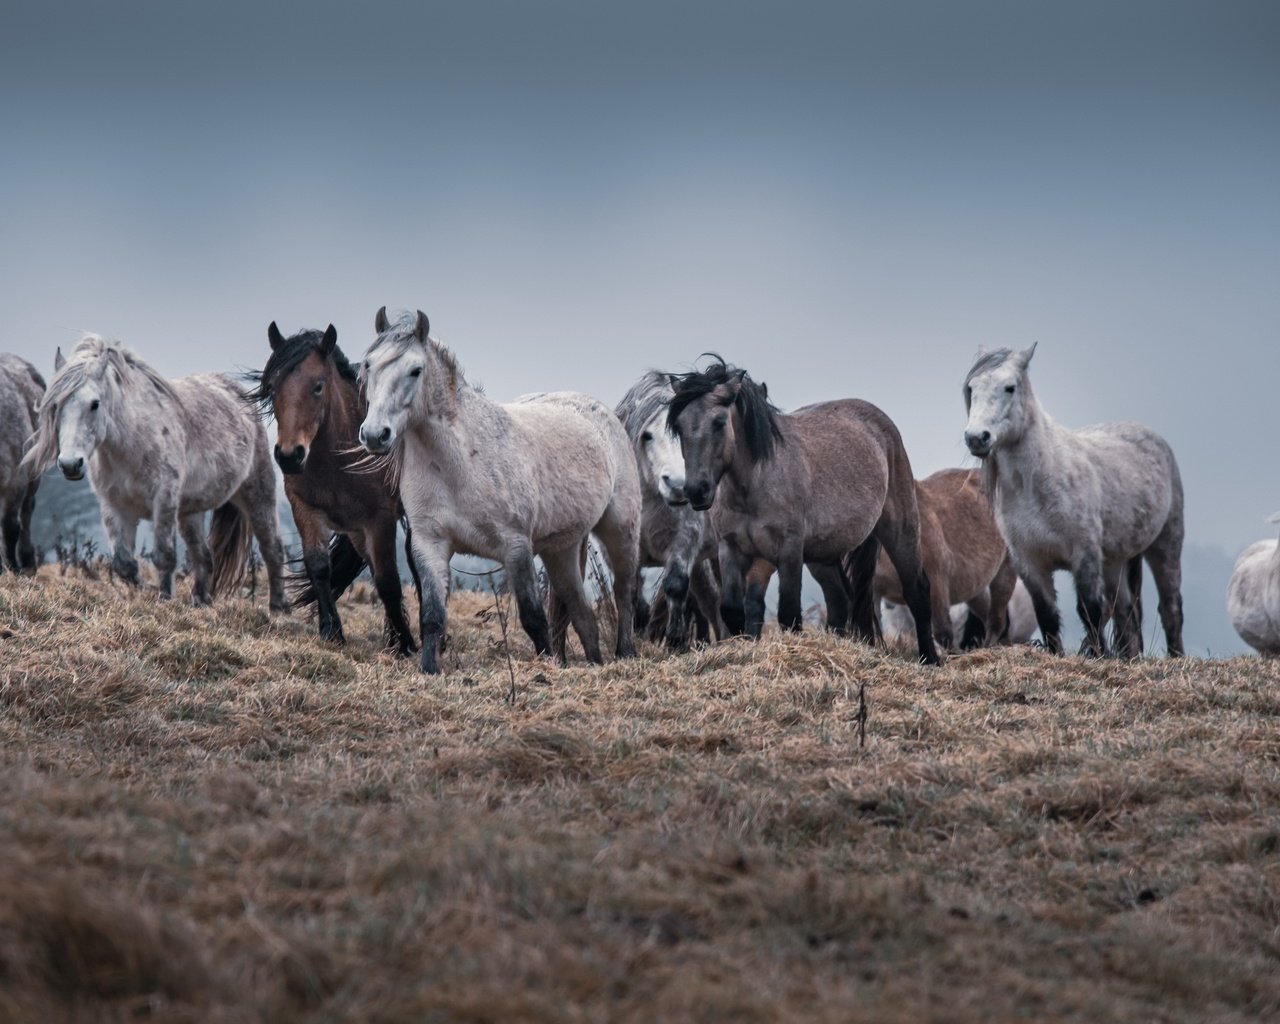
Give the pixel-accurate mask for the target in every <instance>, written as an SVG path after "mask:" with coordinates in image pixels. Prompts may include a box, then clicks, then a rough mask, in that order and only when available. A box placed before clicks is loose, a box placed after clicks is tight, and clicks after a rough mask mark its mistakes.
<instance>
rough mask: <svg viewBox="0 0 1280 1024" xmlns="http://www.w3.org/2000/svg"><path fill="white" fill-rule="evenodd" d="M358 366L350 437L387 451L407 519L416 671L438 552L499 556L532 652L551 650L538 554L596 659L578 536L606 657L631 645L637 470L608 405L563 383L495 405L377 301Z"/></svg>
mask: <svg viewBox="0 0 1280 1024" xmlns="http://www.w3.org/2000/svg"><path fill="white" fill-rule="evenodd" d="M374 328H375V330H376V331H377V332H378V338H377V340H376V341H375V342H374V343H373V345H371V346H370V348H369V351H368V352H367V353H366V355H365V361H364V366H363V368H362V371H361V375H362V377H363V379H364V383H365V389H366V392H367V394H368V399H369V411H368V414H367V415H366V417H365V420H364V423H363V424H362V425H361V427H360V441H361V443H362V444H363V445H364V446H365V448H366V449H367V450H368V451H369V452H371V453H373V454H375V455H380V454H384V453H389V452H392V451H393V450H394V449H397V446H398V451H396V456H395V457H396V460H397V461H398V463H399V472H400V498H401V501H402V502H403V504H404V510H405V514H406V516H407V517H408V519H409V524H410V526H411V527H412V531H413V538H412V542H411V555H412V558H413V564H414V568H415V569H416V571H417V574H418V577H419V580H420V582H421V586H422V605H421V622H422V669H423V671H424V672H438V671H439V670H440V663H439V641H440V638H441V636H442V635H443V633H444V629H445V622H446V608H445V601H446V598H447V590H446V588H447V586H448V581H449V559H450V558H451V557H452V556H453V555H454V553H455V552H457V553H464V554H471V555H479V556H480V557H482V558H492V559H495V560H497V561H500V562H501V563H502V564H503V566H504V567H505V569H506V572H507V579H508V582H509V583H510V585H511V587H512V590H513V592H514V593H515V597H516V604H517V607H518V608H519V612H520V622H521V624H522V625H523V626H524V628H525V631H526V632H527V633H528V634H529V637H530V639H532V640H533V644H534V647H535V648H536V649H537V651H538V653H539V654H550V653H551V638H550V633H549V630H548V625H547V616H546V613H545V612H544V611H543V608H542V600H541V595H540V594H539V590H538V580H537V576H536V574H535V572H534V565H533V559H534V556H535V555H538V556H541V558H542V561H543V565H544V566H545V567H546V571H547V578H548V581H549V582H550V584H551V589H552V591H553V592H554V593H555V594H556V595H557V597H558V598H559V599H560V600H561V601H563V602H564V604H565V606H566V607H567V609H568V612H569V617H570V619H571V620H572V622H573V625H574V628H575V629H576V630H577V633H578V637H579V638H580V639H581V641H582V647H583V650H584V651H585V653H586V656H587V659H588V660H589V661H594V662H600V661H601V660H602V659H601V656H600V634H599V626H598V624H597V623H596V617H595V612H594V611H593V609H592V607H591V603H590V601H589V600H588V598H587V595H586V591H585V589H584V588H583V585H582V572H581V569H580V565H579V557H580V552H581V550H582V547H583V545H584V543H585V542H586V540H587V536H588V534H594V535H595V536H596V538H597V539H598V540H599V541H600V543H601V545H602V546H603V548H604V550H605V554H606V556H607V557H608V560H609V563H610V567H611V568H612V570H613V595H614V600H615V601H616V602H617V613H618V638H617V649H616V650H617V655H618V657H630V656H631V655H633V654H634V653H635V643H634V639H633V631H634V624H633V622H632V616H633V612H634V610H633V602H634V598H635V585H636V566H637V561H638V558H639V534H640V480H639V477H638V475H637V472H636V463H635V458H634V457H633V456H632V454H631V446H630V444H629V442H628V441H627V435H626V432H625V431H624V430H623V429H622V424H621V423H620V422H618V418H617V416H615V415H614V414H613V410H611V409H610V408H609V407H608V406H606V405H604V404H603V403H601V402H598V401H596V400H595V399H594V398H588V397H587V396H586V395H579V394H575V393H572V392H557V393H555V394H545V395H536V396H529V397H528V398H526V399H525V400H523V401H517V402H513V403H509V404H506V405H499V404H498V403H497V402H494V401H492V400H491V399H489V398H487V397H486V396H485V395H484V394H482V393H481V392H480V391H479V390H477V389H476V388H473V387H471V386H470V385H469V384H468V383H467V382H466V380H465V379H464V377H463V375H462V369H461V368H460V367H459V366H458V363H457V360H456V359H455V358H454V356H453V354H452V353H451V352H449V350H448V349H446V348H445V347H444V346H443V345H441V344H440V343H439V342H438V341H437V340H436V339H434V338H432V337H430V336H429V333H428V331H429V324H428V321H427V317H426V315H425V314H424V313H421V312H419V313H418V314H417V315H416V316H415V315H414V314H412V313H407V314H405V315H403V316H401V317H400V318H399V319H398V320H396V322H395V323H391V322H389V321H388V319H387V312H386V307H383V308H382V309H380V310H378V314H377V316H376V317H375V318H374Z"/></svg>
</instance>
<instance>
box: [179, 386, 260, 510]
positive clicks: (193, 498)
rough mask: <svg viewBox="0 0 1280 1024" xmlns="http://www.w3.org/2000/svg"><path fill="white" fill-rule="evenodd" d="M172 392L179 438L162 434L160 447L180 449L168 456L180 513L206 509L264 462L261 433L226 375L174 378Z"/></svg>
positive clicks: (227, 494) (219, 501)
mask: <svg viewBox="0 0 1280 1024" xmlns="http://www.w3.org/2000/svg"><path fill="white" fill-rule="evenodd" d="M173 390H174V392H175V393H176V394H177V396H178V399H179V401H180V402H181V410H180V414H179V416H178V417H177V419H178V420H180V421H181V427H182V429H181V438H179V436H178V432H177V431H171V432H170V433H169V434H167V435H166V434H165V433H164V432H163V430H162V433H161V437H162V443H164V442H168V443H169V444H168V446H169V447H177V446H178V444H179V443H180V444H181V449H182V450H181V451H175V452H174V453H173V454H174V455H175V456H176V457H177V459H178V461H179V463H180V464H181V465H182V475H183V485H182V504H183V507H184V508H187V507H190V508H192V509H200V510H203V509H206V508H212V507H214V506H215V505H219V504H222V503H223V502H225V501H226V500H227V499H228V498H230V497H231V495H232V494H234V493H235V492H236V491H237V490H238V489H239V488H240V485H241V484H242V483H243V482H244V481H245V479H246V478H248V476H249V474H250V473H251V472H252V471H253V469H254V466H255V462H257V461H260V460H262V459H263V458H264V457H265V458H268V459H269V458H270V453H269V452H267V450H266V431H265V430H264V428H263V426H262V423H261V421H260V420H259V419H258V417H257V415H256V414H255V412H254V410H253V408H252V407H251V406H250V405H249V403H248V401H247V400H246V399H245V397H244V392H243V391H242V390H241V389H240V387H239V385H238V384H236V382H235V381H234V380H233V379H232V378H231V377H229V376H227V375H226V374H221V373H199V374H193V375H192V376H189V377H179V378H178V379H176V380H174V381H173Z"/></svg>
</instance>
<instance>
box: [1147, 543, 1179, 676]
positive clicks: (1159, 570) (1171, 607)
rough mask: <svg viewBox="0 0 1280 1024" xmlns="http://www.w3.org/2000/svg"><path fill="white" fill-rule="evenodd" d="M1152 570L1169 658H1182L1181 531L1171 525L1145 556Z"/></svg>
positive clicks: (1148, 549)
mask: <svg viewBox="0 0 1280 1024" xmlns="http://www.w3.org/2000/svg"><path fill="white" fill-rule="evenodd" d="M1143 556H1144V557H1145V558H1146V560H1147V564H1148V565H1149V566H1151V576H1152V579H1154V580H1155V584H1156V593H1157V594H1159V595H1160V605H1159V612H1160V625H1161V626H1163V627H1164V642H1165V649H1166V650H1167V651H1168V654H1169V657H1171V658H1181V657H1182V656H1183V654H1184V653H1185V652H1184V650H1183V647H1182V528H1181V524H1180V523H1179V524H1178V525H1177V527H1176V528H1174V527H1172V526H1171V525H1170V524H1169V523H1166V524H1165V528H1164V529H1163V530H1162V531H1161V532H1160V536H1158V537H1157V538H1156V539H1155V542H1154V543H1153V544H1152V545H1151V547H1149V548H1147V550H1146V551H1145V552H1143Z"/></svg>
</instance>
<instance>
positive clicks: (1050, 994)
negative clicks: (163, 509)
mask: <svg viewBox="0 0 1280 1024" xmlns="http://www.w3.org/2000/svg"><path fill="white" fill-rule="evenodd" d="M344 613H345V615H346V619H347V635H348V637H349V638H350V639H351V643H350V646H349V647H348V648H347V649H346V650H345V651H343V650H338V649H336V648H333V647H330V646H327V645H325V644H322V643H321V642H319V641H318V640H317V639H316V638H315V636H314V635H313V628H312V626H311V624H310V623H308V622H306V621H304V620H303V619H302V618H301V617H293V618H279V619H273V618H270V617H269V616H268V615H267V613H266V610H265V607H264V606H263V604H262V603H261V601H259V603H256V604H255V603H251V602H249V601H247V600H236V601H232V602H227V603H223V604H222V605H221V606H219V607H217V608H215V609H212V610H209V609H193V608H191V607H189V606H188V605H186V604H185V603H181V602H175V603H171V604H159V603H157V602H156V600H155V599H154V597H153V596H152V595H151V594H148V593H140V594H131V593H126V592H124V591H123V590H121V589H119V588H113V587H112V585H111V584H109V583H106V582H96V581H93V580H88V579H85V578H83V577H82V576H81V575H80V574H79V573H76V572H72V573H70V574H68V575H66V576H61V575H59V572H58V569H57V568H56V567H52V566H50V567H46V568H45V569H43V570H42V574H41V577H40V578H39V579H36V580H31V579H16V578H14V577H12V576H4V577H0V837H3V843H4V856H3V858H2V860H0V1020H4V1021H8V1020H14V1021H17V1020H32V1021H34V1020H40V1021H62V1020H67V1021H89V1020H102V1019H113V1020H125V1019H141V1018H147V1019H159V1020H179V1021H183V1020H187V1021H264V1022H265V1021H273V1022H274V1021H317V1022H319V1021H333V1020H360V1021H432V1020H439V1021H452V1020H466V1021H488V1020H544V1021H563V1020H568V1021H618V1020H623V1021H626V1020H633V1021H654V1020H664V1021H665V1020H732V1021H776V1020H784V1019H797V1018H801V1019H807V1020H817V1021H860V1020H861V1021H914V1020H921V1019H936V1020H948V1021H958V1022H963V1021H991V1020H1007V1019H1014V1018H1019V1019H1033V1020H1078V1021H1152V1020H1159V1021H1202V1020H1207V1019H1213V1020H1222V1021H1231V1020H1247V1019H1266V1018H1270V1019H1275V1017H1274V1015H1275V1014H1277V1013H1280V931H1278V929H1277V926H1278V925H1280V721H1278V719H1277V715H1278V713H1280V665H1278V664H1276V663H1274V662H1271V663H1266V662H1261V661H1258V660H1255V659H1238V660H1233V661H1223V662H1206V661H1188V662H1181V663H1176V664H1174V663H1168V662H1154V661H1148V662H1142V663H1139V664H1136V665H1132V666H1130V665H1122V664H1117V663H1114V662H1102V663H1086V662H1082V661H1080V660H1077V659H1053V658H1050V657H1047V656H1046V655H1044V654H1042V653H1040V652H1038V651H1035V650H1030V649H1026V650H1006V651H996V652H981V653H977V654H973V655H970V656H967V657H963V658H955V659H952V660H951V661H950V662H949V663H948V664H947V665H946V666H945V667H943V668H942V669H940V670H934V671H929V670H926V669H923V668H920V667H917V666H916V665H914V664H913V663H912V662H911V660H910V658H909V657H907V656H905V655H903V654H900V653H884V652H875V651H870V650H867V649H863V648H859V647H857V646H855V645H853V644H850V643H848V642H844V641H840V640H836V639H833V638H830V637H826V636H823V635H818V634H813V633H809V634H805V635H801V636H796V637H778V636H776V635H775V636H772V637H770V638H768V639H767V640H766V641H765V642H762V643H759V644H751V643H747V642H731V643H727V644H723V645H720V646H718V647H715V648H711V649H708V650H703V651H701V652H697V653H693V654H689V655H685V656H682V657H674V658H673V657H666V656H664V655H662V654H661V653H660V652H659V651H657V650H656V649H653V648H646V649H645V657H642V658H640V659H637V660H635V661H630V662H626V663H618V664H610V665H607V666H606V667H604V668H603V669H598V670H590V669H586V668H584V667H582V666H581V665H574V666H573V667H570V668H568V669H559V668H556V667H554V666H552V665H549V664H545V663H540V662H538V661H535V660H534V659H533V658H532V656H531V651H530V648H529V646H528V644H527V641H526V640H525V638H524V637H523V635H519V636H513V637H512V640H511V644H510V650H511V654H512V657H513V659H514V663H513V668H512V671H513V672H514V675H515V680H516V686H515V697H516V699H515V702H514V704H509V703H508V701H507V693H508V689H509V687H510V678H509V675H508V665H507V660H506V657H505V654H504V646H503V643H502V640H501V635H500V630H499V624H498V621H497V616H496V615H495V614H494V610H493V599H492V598H486V597H484V596H482V595H477V594H461V595H459V596H458V597H457V598H456V599H455V601H454V603H453V605H452V620H451V628H452V632H451V644H450V651H449V653H448V655H447V658H446V663H447V665H448V667H449V672H448V674H447V675H446V676H444V677H442V678H438V679H425V678H423V677H421V676H419V675H418V674H417V673H416V672H415V671H413V670H412V668H411V667H410V666H406V665H405V664H403V663H398V662H395V661H394V660H392V659H390V658H389V657H387V656H385V655H383V654H381V653H380V652H379V650H378V648H379V646H380V645H379V636H380V619H381V613H380V609H378V608H377V607H375V606H373V605H371V604H370V603H369V601H368V597H367V592H366V593H364V594H362V595H361V596H360V597H359V598H358V599H357V600H354V601H349V602H347V603H346V605H345V607H344ZM863 684H865V697H866V709H867V715H866V723H865V729H866V732H865V745H862V743H861V742H860V738H859V732H860V720H859V719H860V716H859V708H860V701H859V692H860V689H861V688H862V686H863Z"/></svg>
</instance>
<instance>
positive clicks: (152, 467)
mask: <svg viewBox="0 0 1280 1024" xmlns="http://www.w3.org/2000/svg"><path fill="white" fill-rule="evenodd" d="M54 369H55V374H54V378H53V380H51V381H50V382H49V389H48V391H47V392H46V393H45V397H44V400H43V401H42V402H41V404H40V409H39V428H38V430H37V432H36V436H35V440H34V444H33V446H32V449H31V451H30V452H29V453H28V454H27V457H26V460H25V462H26V464H27V465H29V466H30V467H31V468H32V469H33V470H35V471H36V472H43V471H44V470H45V469H47V468H48V467H49V466H51V465H52V464H53V462H54V460H55V458H56V460H57V463H58V468H59V469H60V470H62V475H63V476H65V477H66V478H67V479H68V480H80V479H81V478H83V477H84V475H85V470H86V468H87V469H88V473H89V483H90V484H91V485H92V486H93V490H94V493H95V494H96V495H97V496H98V501H99V503H100V504H101V506H102V525H103V527H104V529H105V530H106V532H107V536H108V537H109V538H110V540H111V544H112V546H113V549H114V550H113V557H112V561H111V567H112V569H113V570H114V572H115V573H116V574H117V575H118V576H120V577H121V578H122V579H124V580H126V581H127V582H129V583H134V584H136V583H137V582H138V562H137V559H136V558H135V557H134V554H133V548H134V544H135V542H136V540H137V532H138V522H139V521H140V520H143V519H147V520H150V521H151V522H152V523H153V524H154V526H155V545H156V553H155V558H154V563H155V567H156V570H157V571H158V572H159V574H160V595H161V596H162V597H165V598H170V597H172V596H173V573H174V569H175V568H176V566H177V560H178V559H177V534H178V532H179V531H181V533H182V539H183V541H184V542H185V543H186V545H187V553H188V557H189V559H190V561H191V564H192V568H193V569H194V573H195V589H194V593H193V600H194V601H195V603H196V604H207V603H208V602H209V601H210V600H211V599H212V598H213V596H214V595H216V594H219V593H222V592H224V591H226V590H227V589H228V588H231V587H233V586H235V584H237V583H238V582H239V581H240V579H241V578H242V576H243V573H244V566H245V559H246V557H247V555H248V553H249V545H250V544H251V542H252V540H251V537H250V529H252V532H253V534H254V535H255V536H256V537H257V538H258V548H259V550H260V551H261V552H262V560H263V562H264V563H266V567H267V581H268V584H269V586H270V592H271V610H272V611H288V609H289V603H288V601H287V600H286V599H285V594H284V585H283V581H282V574H283V563H284V553H283V550H282V548H281V545H280V528H279V523H278V520H277V518H276V479H275V473H274V470H273V469H272V466H271V446H270V445H269V444H268V443H267V435H266V432H265V430H264V429H263V427H262V423H261V422H260V421H259V419H258V416H257V414H256V413H255V411H254V409H253V407H252V406H251V405H250V404H249V403H248V402H247V401H246V400H245V398H244V394H243V392H241V390H240V389H239V388H238V387H237V386H236V384H235V382H234V381H233V380H232V379H231V378H230V377H227V376H225V375H222V374H212V373H203V374H197V375H195V376H192V377H181V378H179V379H177V380H173V381H169V380H166V379H165V378H164V377H162V376H160V374H158V373H157V372H156V371H155V370H153V369H152V368H151V367H150V366H148V365H147V364H146V363H144V362H143V361H142V360H141V359H140V358H139V357H138V356H137V355H135V354H134V353H133V352H131V351H130V350H129V349H127V348H125V347H124V346H123V345H121V344H120V343H119V342H115V341H104V340H103V339H102V338H100V337H99V336H98V335H96V334H86V335H85V336H84V337H83V338H82V339H81V341H80V343H79V344H78V345H76V347H75V350H74V351H73V352H72V353H71V358H70V359H63V357H62V352H61V350H59V351H58V354H57V357H56V361H55V367H54ZM209 509H213V520H212V523H211V525H210V530H209V537H208V541H206V539H205V531H204V513H205V512H207V511H208V510H209ZM211 548H212V550H211Z"/></svg>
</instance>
